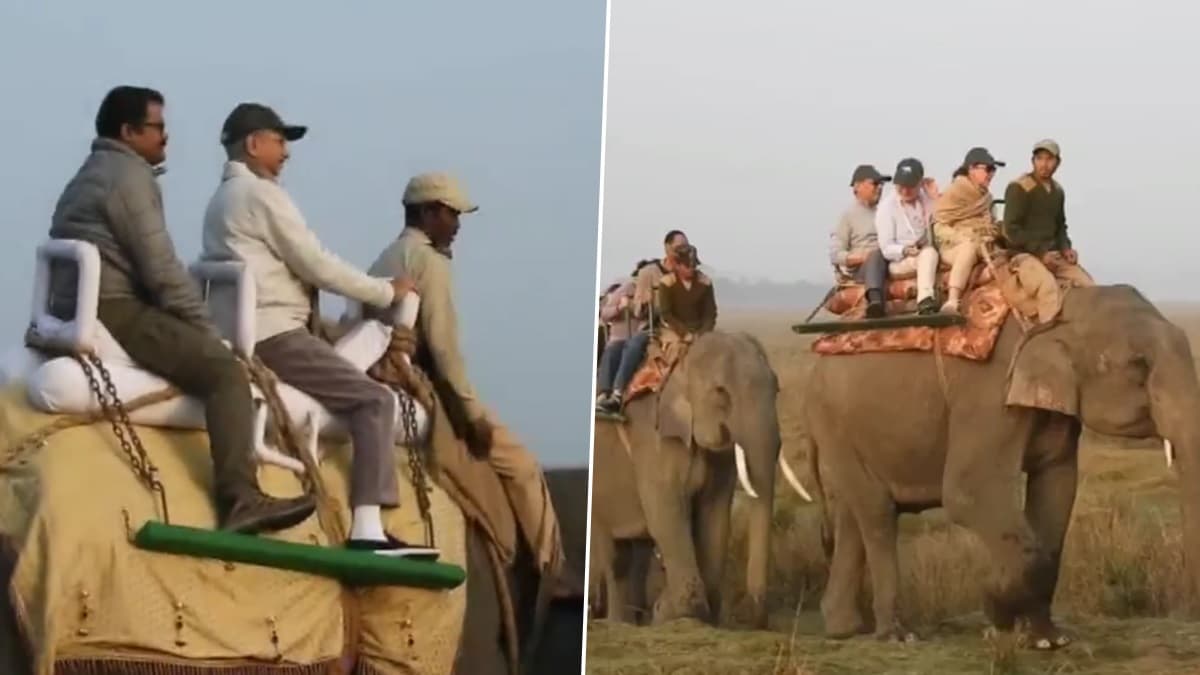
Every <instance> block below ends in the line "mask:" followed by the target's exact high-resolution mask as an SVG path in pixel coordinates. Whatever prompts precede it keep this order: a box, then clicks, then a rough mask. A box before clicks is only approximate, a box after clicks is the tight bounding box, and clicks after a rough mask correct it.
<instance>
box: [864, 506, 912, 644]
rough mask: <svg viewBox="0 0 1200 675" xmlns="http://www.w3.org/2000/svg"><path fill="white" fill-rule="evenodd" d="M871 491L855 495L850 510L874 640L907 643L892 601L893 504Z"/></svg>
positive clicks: (895, 586) (896, 570)
mask: <svg viewBox="0 0 1200 675" xmlns="http://www.w3.org/2000/svg"><path fill="white" fill-rule="evenodd" d="M873 487H874V489H873V490H872V491H871V494H860V495H856V496H855V504H852V505H851V509H853V510H854V516H855V519H856V520H857V521H858V527H859V532H861V534H862V542H863V546H864V548H865V549H866V554H867V567H868V568H869V569H870V572H871V592H872V596H873V603H874V610H875V636H876V637H877V638H879V639H881V640H889V639H891V640H904V641H906V642H911V641H913V640H915V639H916V635H915V634H914V633H912V632H910V631H908V630H906V629H905V628H904V626H903V625H901V623H900V618H899V617H898V616H897V615H896V599H897V597H898V596H899V592H900V562H899V556H898V555H897V550H896V538H897V536H898V535H899V532H898V528H897V517H898V516H897V513H896V504H895V502H894V501H892V498H891V496H890V495H888V494H887V492H886V491H885V489H884V487H883V486H882V485H877V486H873ZM856 507H857V508H856Z"/></svg>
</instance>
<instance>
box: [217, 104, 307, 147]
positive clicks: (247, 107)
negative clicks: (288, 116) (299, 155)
mask: <svg viewBox="0 0 1200 675" xmlns="http://www.w3.org/2000/svg"><path fill="white" fill-rule="evenodd" d="M258 131H275V132H278V133H279V134H280V135H281V136H283V138H284V139H285V140H287V141H298V140H300V139H301V138H304V135H305V134H306V133H308V127H305V126H300V125H296V124H287V123H286V122H284V121H283V118H281V117H280V116H279V113H277V112H275V111H274V110H272V109H271V108H269V107H267V106H265V105H263V104H261V103H239V104H238V105H237V107H235V108H234V109H233V111H232V112H230V113H229V116H228V117H226V118H225V125H224V126H222V127H221V145H226V146H227V145H230V144H232V143H236V142H238V141H240V140H242V139H243V138H245V137H247V136H249V135H250V134H253V133H255V132H258Z"/></svg>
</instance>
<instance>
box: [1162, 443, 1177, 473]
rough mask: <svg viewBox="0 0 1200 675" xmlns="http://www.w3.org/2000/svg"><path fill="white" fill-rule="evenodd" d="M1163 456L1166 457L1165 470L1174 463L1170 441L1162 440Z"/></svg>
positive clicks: (1173, 451) (1172, 447)
mask: <svg viewBox="0 0 1200 675" xmlns="http://www.w3.org/2000/svg"><path fill="white" fill-rule="evenodd" d="M1163 454H1165V455H1166V456H1167V468H1171V465H1172V464H1174V463H1175V446H1173V445H1171V439H1169V438H1164V439H1163Z"/></svg>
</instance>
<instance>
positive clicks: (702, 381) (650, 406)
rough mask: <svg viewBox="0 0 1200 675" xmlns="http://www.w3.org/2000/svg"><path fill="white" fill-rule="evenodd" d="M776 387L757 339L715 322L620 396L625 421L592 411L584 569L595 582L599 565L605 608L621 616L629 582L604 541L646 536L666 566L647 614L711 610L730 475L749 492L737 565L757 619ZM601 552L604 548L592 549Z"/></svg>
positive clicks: (704, 616)
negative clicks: (628, 396)
mask: <svg viewBox="0 0 1200 675" xmlns="http://www.w3.org/2000/svg"><path fill="white" fill-rule="evenodd" d="M778 391H779V383H778V379H777V378H776V376H775V373H774V371H773V370H772V369H771V366H770V364H769V363H768V361H767V356H766V353H765V352H764V351H763V348H762V346H761V345H760V344H759V343H758V341H756V340H755V339H754V338H753V337H751V336H749V335H746V334H741V333H738V334H732V333H725V332H721V331H715V332H710V333H705V334H702V335H701V336H699V337H698V338H696V340H695V342H694V343H693V344H692V345H691V347H690V348H689V350H688V352H687V354H686V356H684V357H683V358H682V359H681V360H680V361H679V363H678V364H677V365H676V367H675V369H674V371H673V372H672V373H671V375H670V376H669V377H668V378H667V381H666V383H665V385H664V386H663V389H662V391H661V393H660V395H659V396H657V397H656V396H652V395H647V396H642V397H639V398H636V399H634V400H632V401H630V402H629V403H628V404H627V405H626V409H625V416H626V418H627V421H625V422H624V423H619V422H613V421H607V420H602V419H598V420H597V422H596V438H595V446H594V447H593V455H592V457H593V459H592V467H593V468H592V471H593V475H594V476H595V478H594V480H593V485H592V537H593V550H594V551H596V552H597V554H598V557H597V558H594V559H593V560H592V563H593V565H594V566H593V567H592V568H591V578H592V580H593V583H592V587H593V589H596V588H597V585H598V582H599V579H598V578H597V577H601V578H604V579H605V591H606V596H605V599H606V603H605V604H606V605H607V607H608V609H609V613H610V614H609V615H610V616H612V617H613V618H622V617H621V613H622V608H624V607H625V606H626V605H627V604H629V603H628V597H625V596H626V594H627V591H628V589H627V586H628V584H626V583H624V582H623V580H621V579H619V578H615V577H614V575H613V573H612V559H611V553H612V552H613V551H615V547H614V546H613V545H612V544H611V541H612V540H628V539H639V538H644V537H650V538H652V539H653V540H654V542H655V544H656V546H657V548H658V551H659V553H660V555H661V560H662V564H663V567H664V569H665V576H666V581H665V587H664V588H663V591H662V592H661V593H660V594H659V595H658V599H657V601H656V602H655V604H654V610H653V619H652V620H653V621H654V622H656V623H658V622H662V621H666V620H670V619H674V618H679V617H691V618H696V619H700V620H708V621H715V620H716V618H717V617H718V616H719V611H720V607H719V602H720V588H719V584H720V581H721V577H722V573H723V567H724V562H725V556H726V555H727V552H728V544H729V520H730V507H731V503H732V500H733V492H734V485H735V480H738V481H740V483H741V485H742V487H743V489H744V490H745V491H746V492H747V493H748V494H749V495H750V496H751V497H752V498H753V500H754V501H753V502H752V504H751V506H750V509H749V511H750V513H749V519H748V523H749V524H748V527H749V528H750V536H749V554H748V556H747V569H746V580H747V581H746V586H747V591H748V596H749V603H750V615H751V619H750V620H751V622H752V623H753V624H754V625H755V626H757V627H763V626H765V625H766V603H765V596H766V583H767V566H768V558H769V553H770V537H771V507H772V501H773V499H774V494H775V466H776V463H777V462H782V456H781V455H780V452H779V448H780V435H779V421H778V417H777V414H776V407H775V406H776V402H775V401H776V396H777V394H778ZM782 466H783V470H784V472H785V475H786V476H787V477H788V479H789V482H790V483H791V484H792V486H793V487H794V488H795V489H797V490H798V491H799V492H800V493H801V494H802V495H804V496H805V497H807V492H806V491H805V490H804V488H803V486H801V485H800V483H799V482H798V481H796V480H795V475H794V474H793V473H792V472H791V469H789V468H788V467H787V465H786V464H782ZM598 540H599V543H598V544H597V542H598ZM604 552H607V554H608V559H607V560H605V559H601V558H603V557H604ZM634 576H636V575H634ZM634 581H635V582H636V583H641V579H634Z"/></svg>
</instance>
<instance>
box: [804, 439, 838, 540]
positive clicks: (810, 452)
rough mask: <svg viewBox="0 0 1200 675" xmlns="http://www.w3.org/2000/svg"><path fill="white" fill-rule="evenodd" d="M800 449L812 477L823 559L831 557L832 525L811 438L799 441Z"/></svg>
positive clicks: (814, 443)
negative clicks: (823, 553)
mask: <svg viewBox="0 0 1200 675" xmlns="http://www.w3.org/2000/svg"><path fill="white" fill-rule="evenodd" d="M800 447H801V448H803V449H804V455H805V457H806V458H807V459H808V475H810V476H812V480H813V493H814V495H815V496H816V500H815V501H816V503H817V517H818V518H819V519H820V521H821V522H820V525H821V548H822V549H823V550H824V551H825V557H826V558H827V559H828V558H831V557H832V556H833V523H831V522H829V509H828V508H826V506H825V486H824V485H822V484H821V470H820V462H818V457H817V443H816V441H814V440H813V439H812V437H811V436H809V435H807V434H805V435H804V436H803V437H802V438H801V439H800Z"/></svg>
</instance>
